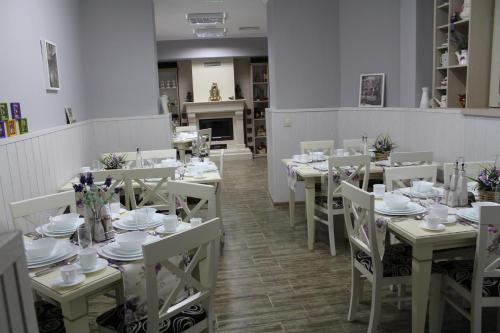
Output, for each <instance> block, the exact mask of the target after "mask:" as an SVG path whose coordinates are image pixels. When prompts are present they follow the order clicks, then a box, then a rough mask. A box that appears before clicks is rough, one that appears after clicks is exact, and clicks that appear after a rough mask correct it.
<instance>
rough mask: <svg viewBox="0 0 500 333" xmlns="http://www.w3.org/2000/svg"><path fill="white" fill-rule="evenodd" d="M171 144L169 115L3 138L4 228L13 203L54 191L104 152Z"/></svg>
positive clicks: (0, 202) (0, 199)
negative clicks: (10, 205)
mask: <svg viewBox="0 0 500 333" xmlns="http://www.w3.org/2000/svg"><path fill="white" fill-rule="evenodd" d="M136 147H141V148H142V149H145V150H148V149H165V148H170V147H171V140H170V126H169V122H168V117H167V116H148V117H127V118H110V119H94V120H87V121H83V122H78V123H75V124H72V125H64V126H58V127H54V128H50V129H46V130H42V131H36V132H32V133H28V134H24V135H19V136H15V137H12V138H6V139H0V232H2V231H6V230H12V229H14V225H13V223H12V219H11V217H10V208H9V204H10V203H11V202H13V201H19V200H24V199H29V198H33V197H36V196H40V195H46V194H50V193H55V192H56V191H57V189H58V188H59V187H60V186H61V185H63V184H65V183H66V182H67V181H68V180H69V179H71V178H73V177H74V176H75V175H76V174H77V173H78V172H79V170H80V168H81V167H82V166H91V165H92V161H93V160H95V159H97V158H99V156H100V154H101V153H103V152H121V151H135V149H136Z"/></svg>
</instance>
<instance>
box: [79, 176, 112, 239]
mask: <svg viewBox="0 0 500 333" xmlns="http://www.w3.org/2000/svg"><path fill="white" fill-rule="evenodd" d="M73 188H74V189H75V193H76V196H77V201H76V203H77V209H78V210H79V212H80V214H82V215H84V217H85V223H86V224H87V225H88V226H89V228H90V230H91V234H92V240H93V241H94V242H102V241H105V240H107V239H109V238H111V234H112V233H111V231H112V230H113V226H112V224H111V212H110V211H109V206H108V204H109V203H110V202H113V201H116V200H118V198H119V197H118V195H119V193H120V192H121V188H119V187H115V186H113V185H112V178H111V177H110V176H108V177H106V179H105V181H104V184H102V185H96V184H95V183H94V177H93V175H92V173H90V172H89V173H86V174H83V173H82V174H81V175H80V182H79V183H78V184H73Z"/></svg>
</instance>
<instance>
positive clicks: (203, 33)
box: [193, 28, 227, 38]
mask: <svg viewBox="0 0 500 333" xmlns="http://www.w3.org/2000/svg"><path fill="white" fill-rule="evenodd" d="M226 32H227V30H226V28H203V29H194V30H193V33H194V34H195V35H196V37H198V38H222V37H225V36H226Z"/></svg>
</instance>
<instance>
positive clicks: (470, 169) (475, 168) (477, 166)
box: [443, 161, 495, 186]
mask: <svg viewBox="0 0 500 333" xmlns="http://www.w3.org/2000/svg"><path fill="white" fill-rule="evenodd" d="M494 164H495V161H478V162H465V175H466V176H467V177H472V178H476V177H477V176H478V175H479V172H480V171H481V169H482V168H485V167H491V166H493V165H494ZM454 170H455V163H444V164H443V183H444V185H445V186H449V185H450V179H451V175H452V174H453V171H454Z"/></svg>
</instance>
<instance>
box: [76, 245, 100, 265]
mask: <svg viewBox="0 0 500 333" xmlns="http://www.w3.org/2000/svg"><path fill="white" fill-rule="evenodd" d="M96 264H97V251H96V250H95V249H93V248H91V247H88V248H86V249H84V250H82V251H80V266H82V268H83V269H84V270H90V269H93V268H95V265H96Z"/></svg>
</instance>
